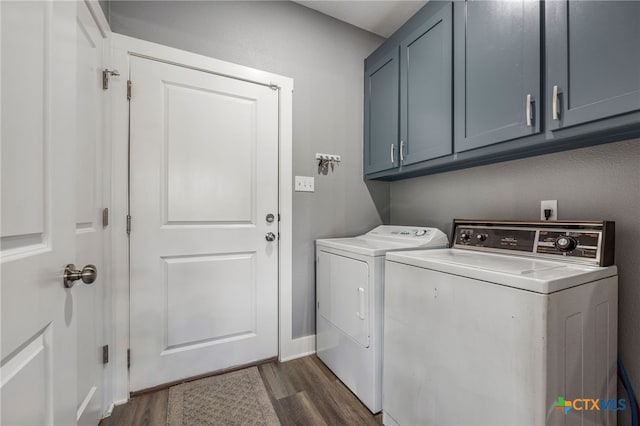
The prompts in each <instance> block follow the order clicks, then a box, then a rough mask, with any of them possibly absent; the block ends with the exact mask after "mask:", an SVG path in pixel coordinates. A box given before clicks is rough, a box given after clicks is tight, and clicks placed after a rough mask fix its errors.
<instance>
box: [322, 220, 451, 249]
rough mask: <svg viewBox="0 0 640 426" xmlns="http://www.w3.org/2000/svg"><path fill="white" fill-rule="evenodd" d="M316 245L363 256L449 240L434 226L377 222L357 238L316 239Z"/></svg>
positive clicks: (438, 244) (442, 244)
mask: <svg viewBox="0 0 640 426" xmlns="http://www.w3.org/2000/svg"><path fill="white" fill-rule="evenodd" d="M316 244H317V246H318V247H327V248H334V249H339V250H344V251H348V252H352V253H358V254H362V255H365V256H384V254H385V253H386V252H388V251H394V250H407V249H413V248H421V247H422V248H444V247H448V246H449V240H448V239H447V236H446V235H445V234H444V232H442V231H440V230H439V229H437V228H427V227H419V226H396V225H380V226H378V227H376V228H374V229H372V230H371V231H369V232H367V233H366V234H364V235H361V236H359V237H352V238H331V239H324V240H316Z"/></svg>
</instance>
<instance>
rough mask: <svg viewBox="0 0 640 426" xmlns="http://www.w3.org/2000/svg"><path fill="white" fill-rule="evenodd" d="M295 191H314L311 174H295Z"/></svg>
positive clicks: (313, 179) (313, 180)
mask: <svg viewBox="0 0 640 426" xmlns="http://www.w3.org/2000/svg"><path fill="white" fill-rule="evenodd" d="M295 190H296V192H315V178H314V177H313V176H296V187H295Z"/></svg>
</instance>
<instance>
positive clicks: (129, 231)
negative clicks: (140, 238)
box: [127, 214, 131, 235]
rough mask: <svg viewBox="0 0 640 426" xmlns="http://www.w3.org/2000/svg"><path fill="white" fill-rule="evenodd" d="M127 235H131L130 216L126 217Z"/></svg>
mask: <svg viewBox="0 0 640 426" xmlns="http://www.w3.org/2000/svg"><path fill="white" fill-rule="evenodd" d="M127 235H131V215H130V214H128V215H127Z"/></svg>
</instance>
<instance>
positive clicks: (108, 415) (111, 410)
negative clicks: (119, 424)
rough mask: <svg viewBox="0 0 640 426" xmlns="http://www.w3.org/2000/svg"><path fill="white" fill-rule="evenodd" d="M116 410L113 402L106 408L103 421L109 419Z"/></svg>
mask: <svg viewBox="0 0 640 426" xmlns="http://www.w3.org/2000/svg"><path fill="white" fill-rule="evenodd" d="M114 408H116V404H114V403H113V402H112V403H111V405H110V406H109V408H107V411H105V413H104V415H103V416H102V418H103V419H106V418H107V417H110V416H111V415H112V414H113V409H114Z"/></svg>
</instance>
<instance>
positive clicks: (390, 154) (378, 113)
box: [364, 49, 400, 174]
mask: <svg viewBox="0 0 640 426" xmlns="http://www.w3.org/2000/svg"><path fill="white" fill-rule="evenodd" d="M398 73H399V64H398V49H393V51H391V52H390V53H389V54H388V55H387V56H385V57H384V58H382V59H381V60H380V61H379V62H378V63H377V64H374V65H372V66H371V67H370V68H369V69H367V70H366V71H365V79H366V81H365V101H364V104H365V107H364V108H365V111H364V114H365V119H364V122H365V128H364V140H365V144H364V147H365V150H364V172H365V174H366V173H375V172H380V171H383V170H389V169H392V168H394V167H398V165H399V164H400V163H399V157H398V153H399V151H398V147H399V144H398V142H399V141H398V131H399V128H398V120H399V118H398V115H399V114H398V103H399V96H400V87H399V84H400V81H399V74H398Z"/></svg>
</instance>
